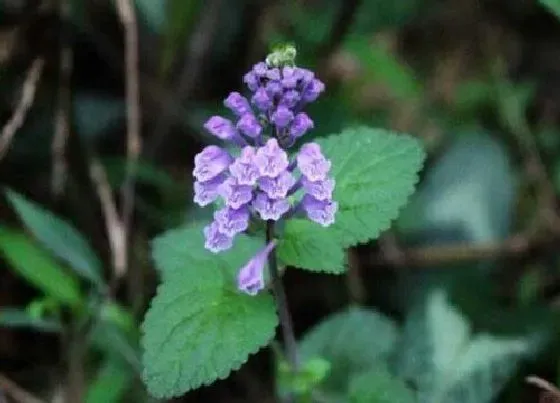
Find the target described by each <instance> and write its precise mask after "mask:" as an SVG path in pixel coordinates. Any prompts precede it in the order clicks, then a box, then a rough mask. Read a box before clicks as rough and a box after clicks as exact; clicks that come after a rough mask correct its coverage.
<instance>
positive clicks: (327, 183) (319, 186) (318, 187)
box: [301, 176, 335, 201]
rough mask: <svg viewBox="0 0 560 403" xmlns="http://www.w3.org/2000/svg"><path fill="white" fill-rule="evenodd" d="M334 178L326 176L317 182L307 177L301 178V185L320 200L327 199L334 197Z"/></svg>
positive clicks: (306, 191)
mask: <svg viewBox="0 0 560 403" xmlns="http://www.w3.org/2000/svg"><path fill="white" fill-rule="evenodd" d="M334 183H335V182H334V179H331V178H326V179H324V180H319V181H316V182H312V181H310V180H309V179H308V178H307V177H305V176H303V177H302V178H301V185H302V187H303V190H304V191H305V193H306V194H308V195H311V196H313V197H314V198H315V199H317V200H320V201H327V200H331V199H332V194H333V190H334Z"/></svg>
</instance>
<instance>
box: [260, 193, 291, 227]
mask: <svg viewBox="0 0 560 403" xmlns="http://www.w3.org/2000/svg"><path fill="white" fill-rule="evenodd" d="M253 208H254V209H255V210H256V211H257V213H259V215H260V217H261V218H262V219H263V220H274V221H278V220H279V219H280V217H282V216H283V215H284V214H285V213H287V212H288V210H289V209H290V203H289V202H288V200H286V199H279V200H274V199H271V198H269V197H268V196H267V195H266V194H264V193H258V194H257V196H256V197H255V200H254V201H253Z"/></svg>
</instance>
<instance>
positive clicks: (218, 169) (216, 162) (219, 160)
mask: <svg viewBox="0 0 560 403" xmlns="http://www.w3.org/2000/svg"><path fill="white" fill-rule="evenodd" d="M231 161H232V158H231V156H230V155H229V154H228V152H227V151H225V150H223V149H221V148H220V147H218V146H207V147H204V149H203V150H202V151H201V152H200V153H198V154H197V155H195V157H194V169H193V175H194V177H195V178H196V179H197V180H199V181H201V182H207V181H209V180H210V179H212V178H215V177H216V176H218V175H219V174H221V173H222V172H223V171H225V170H226V169H227V168H228V166H229V164H230V163H231Z"/></svg>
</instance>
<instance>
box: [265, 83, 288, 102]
mask: <svg viewBox="0 0 560 403" xmlns="http://www.w3.org/2000/svg"><path fill="white" fill-rule="evenodd" d="M265 90H266V93H267V94H268V96H269V97H271V98H274V97H275V96H276V95H279V94H281V93H282V91H284V89H283V87H282V84H280V82H279V81H269V82H268V83H266V86H265Z"/></svg>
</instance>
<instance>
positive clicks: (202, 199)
mask: <svg viewBox="0 0 560 403" xmlns="http://www.w3.org/2000/svg"><path fill="white" fill-rule="evenodd" d="M223 182H224V176H223V175H218V176H216V177H214V178H212V179H210V180H208V181H206V182H199V181H195V182H194V202H195V203H196V204H198V205H199V206H201V207H204V206H207V205H209V204H210V203H212V202H213V201H215V200H216V199H217V198H218V197H219V196H220V194H221V188H222V186H223Z"/></svg>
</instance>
